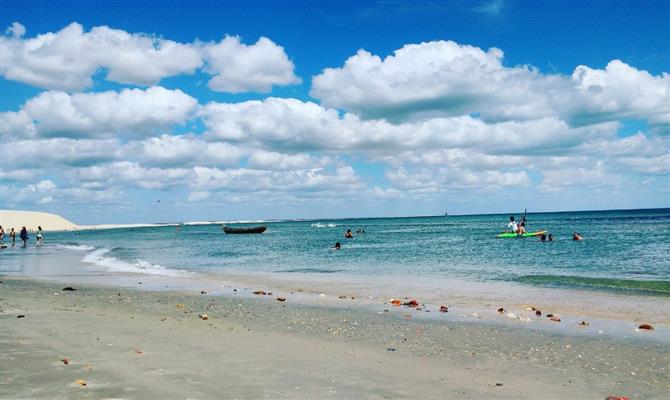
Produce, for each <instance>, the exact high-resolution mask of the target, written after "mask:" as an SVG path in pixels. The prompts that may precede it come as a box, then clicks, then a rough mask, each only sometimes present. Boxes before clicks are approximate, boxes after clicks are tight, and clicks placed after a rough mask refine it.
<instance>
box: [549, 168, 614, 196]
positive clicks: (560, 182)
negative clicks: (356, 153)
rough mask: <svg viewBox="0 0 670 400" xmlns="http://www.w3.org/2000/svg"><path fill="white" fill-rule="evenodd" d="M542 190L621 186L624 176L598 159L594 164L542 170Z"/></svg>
mask: <svg viewBox="0 0 670 400" xmlns="http://www.w3.org/2000/svg"><path fill="white" fill-rule="evenodd" d="M542 176H543V179H542V182H541V183H540V186H539V189H540V191H545V192H554V191H565V190H573V189H579V188H583V187H588V188H590V189H594V188H602V187H616V186H620V185H621V183H622V182H623V178H622V177H621V175H619V174H615V173H612V172H610V171H608V170H607V169H606V167H605V164H604V163H603V162H601V161H598V162H596V163H595V165H593V166H583V165H573V166H572V167H570V168H563V169H550V170H545V171H543V172H542Z"/></svg>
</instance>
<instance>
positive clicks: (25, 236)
mask: <svg viewBox="0 0 670 400" xmlns="http://www.w3.org/2000/svg"><path fill="white" fill-rule="evenodd" d="M19 237H20V238H21V242H23V244H22V247H26V243H28V231H27V230H26V227H25V226H24V227H22V228H21V233H19Z"/></svg>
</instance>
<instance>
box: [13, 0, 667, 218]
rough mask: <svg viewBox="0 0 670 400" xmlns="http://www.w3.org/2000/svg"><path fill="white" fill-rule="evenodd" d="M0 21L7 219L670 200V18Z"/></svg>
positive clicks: (33, 10)
mask: <svg viewBox="0 0 670 400" xmlns="http://www.w3.org/2000/svg"><path fill="white" fill-rule="evenodd" d="M0 7H1V10H0V11H1V12H0V14H1V17H0V18H1V20H0V22H1V24H0V25H1V26H0V29H1V30H2V32H3V36H2V46H3V47H2V50H3V59H2V68H1V72H2V78H0V79H1V80H0V83H1V85H2V98H1V104H0V107H1V110H0V111H1V112H2V122H3V123H2V126H0V133H1V135H2V156H3V157H2V165H1V166H2V176H1V179H2V182H0V188H1V189H2V193H0V201H1V202H2V207H3V208H18V209H31V210H44V211H52V212H57V213H60V214H62V215H64V216H66V217H68V218H71V219H73V220H75V221H77V222H80V223H97V222H135V221H140V222H150V221H174V220H199V219H206V220H216V219H257V218H259V219H260V218H263V219H264V218H327V217H348V216H394V215H430V214H441V213H443V212H444V210H445V209H448V210H449V211H450V212H451V213H486V212H507V211H514V210H516V209H523V208H525V207H528V208H529V209H532V210H536V211H546V210H575V209H607V208H636V207H662V206H668V205H669V203H670V201H669V199H670V181H669V177H668V173H669V172H670V158H669V156H668V153H669V150H670V146H669V140H668V135H669V133H670V105H669V104H670V95H669V94H668V90H669V89H668V88H669V87H670V77H669V76H668V72H669V71H670V24H668V23H667V21H668V20H670V3H668V2H644V3H640V2H623V1H616V2H604V1H602V2H601V1H599V2H587V3H583V4H582V3H575V2H559V1H552V2H523V1H482V2H460V1H459V2H437V1H436V2H432V1H425V2H421V1H419V2H399V1H393V2H386V1H380V2H353V1H350V2H297V1H292V2H223V3H222V2H177V1H170V2H132V3H131V2H71V1H70V2H42V1H39V2H34V1H21V2H13V1H4V2H3V3H2V4H1V5H0ZM15 23H16V24H15ZM73 24H74V25H73ZM226 38H227V39H226ZM360 50H364V51H360ZM158 199H160V200H161V202H160V204H159V203H158V202H157V201H156V200H158ZM120 210H122V212H119V211H120Z"/></svg>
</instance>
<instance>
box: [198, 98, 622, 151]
mask: <svg viewBox="0 0 670 400" xmlns="http://www.w3.org/2000/svg"><path fill="white" fill-rule="evenodd" d="M200 115H201V116H202V118H203V122H204V124H205V126H206V128H207V129H208V133H207V136H208V137H209V138H215V139H218V140H226V141H232V142H239V143H242V142H244V143H250V144H254V145H256V146H260V147H264V148H269V149H276V150H280V151H290V150H292V151H309V150H327V151H338V150H339V151H342V150H344V151H366V152H376V153H384V152H393V153H395V152H396V151H397V150H404V149H427V148H431V149H432V148H435V147H442V148H472V147H479V148H481V149H483V150H486V151H490V152H493V153H525V154H527V153H528V152H543V153H546V154H547V153H551V152H557V151H562V150H563V149H565V148H569V147H572V146H575V145H577V144H580V143H582V142H583V141H585V140H587V139H594V138H598V137H603V136H612V135H613V134H615V132H616V130H617V129H618V127H619V125H618V124H616V123H602V124H599V125H593V126H589V127H581V128H572V127H570V126H569V125H568V124H567V123H566V122H565V121H562V120H560V119H556V118H541V119H534V120H528V121H507V122H500V123H495V124H487V123H486V122H484V121H482V120H480V119H477V118H472V117H470V116H459V117H436V118H430V119H426V120H421V121H409V122H404V123H398V124H392V123H390V122H388V121H386V120H382V119H376V120H365V119H360V118H359V117H358V116H356V115H354V114H345V115H343V116H340V115H339V114H338V113H337V112H336V111H335V110H334V109H327V108H324V107H322V106H319V105H317V104H315V103H312V102H302V101H300V100H296V99H281V98H268V99H265V100H263V101H258V100H253V101H247V102H242V103H210V104H208V105H206V106H205V107H203V109H202V110H201V111H200Z"/></svg>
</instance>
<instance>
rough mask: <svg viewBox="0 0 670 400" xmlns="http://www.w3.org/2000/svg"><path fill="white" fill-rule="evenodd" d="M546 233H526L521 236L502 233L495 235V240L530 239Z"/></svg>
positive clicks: (512, 233)
mask: <svg viewBox="0 0 670 400" xmlns="http://www.w3.org/2000/svg"><path fill="white" fill-rule="evenodd" d="M545 233H547V231H537V232H527V233H523V234H521V235H519V234H517V233H514V232H503V233H500V234H498V235H496V237H497V238H517V237H532V236H540V235H542V234H545Z"/></svg>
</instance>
